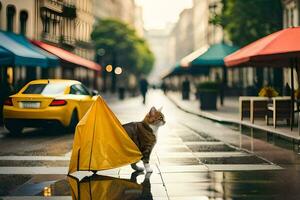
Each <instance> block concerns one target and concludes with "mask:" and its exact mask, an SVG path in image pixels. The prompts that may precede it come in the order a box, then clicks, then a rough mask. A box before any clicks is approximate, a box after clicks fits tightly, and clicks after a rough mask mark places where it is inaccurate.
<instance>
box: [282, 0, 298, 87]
mask: <svg viewBox="0 0 300 200" xmlns="http://www.w3.org/2000/svg"><path fill="white" fill-rule="evenodd" d="M282 5H283V6H282V7H283V27H284V28H289V27H296V26H300V1H299V0H282ZM299 71H300V70H298V73H299ZM290 74H291V70H290V69H289V68H286V69H283V80H284V83H288V84H289V85H291V78H290V77H291V76H290ZM294 80H295V82H294V84H295V87H296V88H298V87H299V86H298V81H296V80H298V77H297V73H296V71H295V73H294Z"/></svg>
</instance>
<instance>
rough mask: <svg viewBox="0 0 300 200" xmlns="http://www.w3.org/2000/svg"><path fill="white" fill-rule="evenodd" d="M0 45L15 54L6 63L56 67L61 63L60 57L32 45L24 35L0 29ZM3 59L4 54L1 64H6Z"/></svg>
mask: <svg viewBox="0 0 300 200" xmlns="http://www.w3.org/2000/svg"><path fill="white" fill-rule="evenodd" d="M0 47H2V49H5V50H7V51H9V52H10V53H12V54H13V60H12V62H11V63H5V64H6V65H8V64H9V65H12V66H18V65H19V66H40V67H56V66H58V65H59V59H58V58H57V57H56V56H54V55H52V54H50V53H48V52H46V51H44V50H42V49H40V48H38V47H36V46H34V45H32V44H31V43H30V42H29V41H28V40H27V39H26V38H25V37H24V36H22V35H17V34H14V33H9V32H4V31H0ZM3 59H4V58H3ZM1 60H2V56H1V59H0V65H2V64H4V63H2V62H1Z"/></svg>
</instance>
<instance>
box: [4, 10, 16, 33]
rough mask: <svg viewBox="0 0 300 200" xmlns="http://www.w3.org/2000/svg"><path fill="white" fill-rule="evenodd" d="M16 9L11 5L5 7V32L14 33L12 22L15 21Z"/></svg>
mask: <svg viewBox="0 0 300 200" xmlns="http://www.w3.org/2000/svg"><path fill="white" fill-rule="evenodd" d="M15 14H16V8H15V6H13V5H8V6H7V7H6V22H7V24H6V30H7V31H10V32H13V31H14V21H15Z"/></svg>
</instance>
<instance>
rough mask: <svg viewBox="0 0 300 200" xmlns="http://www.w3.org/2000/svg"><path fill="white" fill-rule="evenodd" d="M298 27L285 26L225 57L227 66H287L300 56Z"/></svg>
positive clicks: (299, 32)
mask: <svg viewBox="0 0 300 200" xmlns="http://www.w3.org/2000/svg"><path fill="white" fill-rule="evenodd" d="M299 37H300V27H295V28H287V29H284V30H281V31H278V32H275V33H273V34H270V35H268V36H266V37H264V38H261V39H259V40H257V41H255V42H253V43H251V44H249V45H247V46H245V47H243V48H241V49H240V50H238V51H236V52H234V53H233V54H230V55H229V56H227V57H225V59H224V61H225V65H226V66H228V67H233V66H241V65H247V64H248V65H265V66H268V65H270V66H278V67H287V65H289V64H290V59H291V58H300V39H299Z"/></svg>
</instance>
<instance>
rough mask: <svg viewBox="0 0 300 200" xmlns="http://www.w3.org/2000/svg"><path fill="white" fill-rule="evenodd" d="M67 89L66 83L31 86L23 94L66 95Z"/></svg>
mask: <svg viewBox="0 0 300 200" xmlns="http://www.w3.org/2000/svg"><path fill="white" fill-rule="evenodd" d="M66 87H67V85H66V84H64V83H48V84H30V85H29V86H28V87H27V88H26V89H25V90H24V91H23V94H43V95H54V94H64V92H65V89H66Z"/></svg>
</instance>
